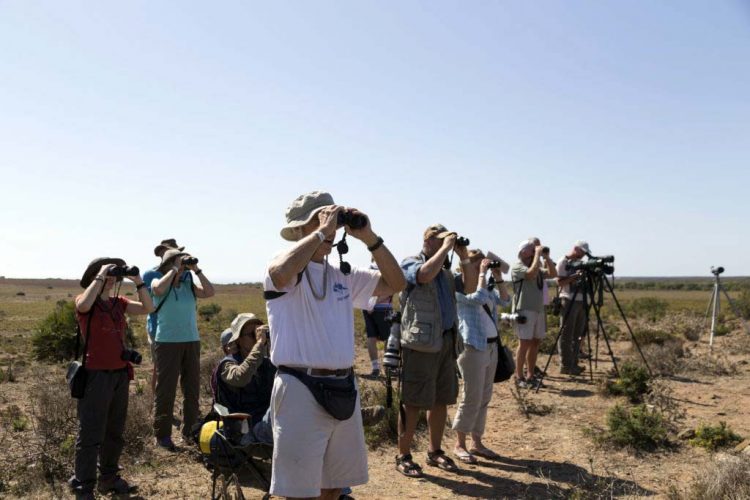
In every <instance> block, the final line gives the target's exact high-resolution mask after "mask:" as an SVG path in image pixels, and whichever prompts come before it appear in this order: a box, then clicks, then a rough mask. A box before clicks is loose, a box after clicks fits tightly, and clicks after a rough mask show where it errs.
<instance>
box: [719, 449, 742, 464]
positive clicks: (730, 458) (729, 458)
mask: <svg viewBox="0 0 750 500" xmlns="http://www.w3.org/2000/svg"><path fill="white" fill-rule="evenodd" d="M714 460H715V461H717V462H724V463H728V464H736V463H739V462H740V460H741V459H740V457H738V456H736V455H730V454H729V453H724V452H720V453H717V454H716V455H714Z"/></svg>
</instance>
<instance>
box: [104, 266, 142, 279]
mask: <svg viewBox="0 0 750 500" xmlns="http://www.w3.org/2000/svg"><path fill="white" fill-rule="evenodd" d="M139 274H141V271H140V270H139V269H138V267H136V266H132V267H131V266H117V267H113V268H112V269H110V270H109V271H107V276H115V277H117V278H122V277H123V276H138V275H139Z"/></svg>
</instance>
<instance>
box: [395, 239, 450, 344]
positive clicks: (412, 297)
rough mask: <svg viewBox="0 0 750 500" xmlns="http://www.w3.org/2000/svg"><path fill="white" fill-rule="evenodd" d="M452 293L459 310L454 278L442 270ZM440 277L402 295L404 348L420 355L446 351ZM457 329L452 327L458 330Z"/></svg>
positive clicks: (422, 256)
mask: <svg viewBox="0 0 750 500" xmlns="http://www.w3.org/2000/svg"><path fill="white" fill-rule="evenodd" d="M411 258H413V259H417V260H419V261H420V262H422V263H423V264H424V262H425V260H426V257H425V255H424V254H422V253H420V254H419V255H418V256H416V257H411ZM440 272H441V273H443V274H444V275H445V279H446V281H447V282H448V286H449V287H450V292H451V298H452V301H451V303H452V304H453V307H456V290H455V283H454V281H453V275H452V274H451V272H450V271H449V270H447V269H441V270H440ZM436 280H437V277H436V278H435V279H433V280H432V281H430V282H429V283H422V284H420V283H417V284H416V285H411V284H410V285H408V286H407V287H406V290H404V291H403V292H401V294H400V296H399V303H400V304H401V347H405V348H408V349H412V350H414V351H420V352H439V351H440V350H441V349H442V348H443V320H442V315H441V310H440V299H439V297H438V292H437V285H436V284H435V282H436ZM455 326H456V325H453V327H454V328H455Z"/></svg>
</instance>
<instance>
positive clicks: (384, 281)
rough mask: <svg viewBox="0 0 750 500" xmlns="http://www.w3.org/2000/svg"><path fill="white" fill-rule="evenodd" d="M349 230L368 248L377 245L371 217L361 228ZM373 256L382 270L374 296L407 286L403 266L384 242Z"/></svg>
mask: <svg viewBox="0 0 750 500" xmlns="http://www.w3.org/2000/svg"><path fill="white" fill-rule="evenodd" d="M351 210H352V212H354V213H356V214H362V212H360V211H359V210H357V209H351ZM362 215H364V214H362ZM347 231H348V232H349V234H351V235H352V236H353V237H354V238H357V239H358V240H360V241H361V242H362V243H364V244H365V245H367V247H368V248H370V247H372V246H374V245H377V243H378V235H376V234H375V232H373V230H372V226H371V223H370V218H369V217H368V218H367V224H366V225H365V227H363V228H360V229H352V228H349V227H347ZM372 256H373V258H374V259H375V264H377V266H378V269H379V270H380V281H378V284H377V285H376V286H375V291H374V292H373V296H376V297H383V296H387V295H394V294H396V293H399V292H400V291H401V290H403V289H404V288H406V278H405V277H404V272H403V271H402V270H401V266H399V265H398V262H397V261H396V258H395V257H394V256H393V254H392V253H391V251H390V250H388V248H387V247H386V246H385V244H384V243H381V244H380V246H378V247H377V248H376V249H375V250H373V251H372Z"/></svg>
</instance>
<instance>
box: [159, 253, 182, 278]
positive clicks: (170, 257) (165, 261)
mask: <svg viewBox="0 0 750 500" xmlns="http://www.w3.org/2000/svg"><path fill="white" fill-rule="evenodd" d="M181 255H190V254H189V253H187V252H183V251H182V250H180V249H179V248H170V249H168V250H167V251H166V252H164V253H163V254H162V256H161V264H159V272H161V273H163V272H164V270H165V269H166V268H167V267H168V266H169V265H170V264H171V263H172V262H174V260H175V259H176V258H177V257H179V256H181Z"/></svg>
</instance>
